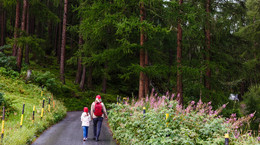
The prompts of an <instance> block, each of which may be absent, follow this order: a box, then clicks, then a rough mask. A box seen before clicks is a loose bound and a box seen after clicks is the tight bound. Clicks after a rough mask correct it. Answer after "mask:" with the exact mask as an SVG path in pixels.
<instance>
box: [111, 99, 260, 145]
mask: <svg viewBox="0 0 260 145" xmlns="http://www.w3.org/2000/svg"><path fill="white" fill-rule="evenodd" d="M111 107H112V109H111V110H109V126H110V128H111V130H112V132H113V137H115V138H116V139H117V140H118V141H119V143H120V144H122V145H129V144H131V145H132V144H134V145H143V144H149V145H150V144H152V145H157V144H160V145H163V144H165V145H166V144H167V145H168V144H180V145H181V144H189V145H192V144H193V145H195V144H196V145H204V144H205V145H209V144H224V143H225V139H224V137H223V136H224V134H225V133H227V132H229V136H230V144H259V143H260V141H259V140H257V138H256V137H252V136H250V135H249V134H247V133H246V134H244V133H243V134H239V133H238V132H239V128H240V127H242V126H243V124H244V123H245V124H247V123H248V122H249V121H250V120H251V118H252V116H253V114H250V115H249V116H245V117H242V118H236V116H235V115H232V116H231V117H230V118H223V117H221V116H219V115H218V114H219V113H220V112H221V111H222V110H223V109H224V108H225V107H226V104H225V105H223V106H222V107H220V108H219V109H217V110H213V109H212V106H211V102H209V103H203V102H202V101H199V102H198V103H197V104H195V102H194V101H192V102H191V103H190V104H189V105H188V106H187V107H186V108H182V106H180V105H178V103H177V101H175V100H172V99H170V98H169V97H165V96H163V97H158V98H155V97H153V96H152V97H150V98H148V97H147V98H146V99H141V100H138V101H132V104H131V105H128V104H126V105H122V104H119V105H116V104H112V105H111ZM143 107H146V113H145V114H143ZM166 113H169V118H168V119H166V117H165V116H166V115H165V114H166Z"/></svg>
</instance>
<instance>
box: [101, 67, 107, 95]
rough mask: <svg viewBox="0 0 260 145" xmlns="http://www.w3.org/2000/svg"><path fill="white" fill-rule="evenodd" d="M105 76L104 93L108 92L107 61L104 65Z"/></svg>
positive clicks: (103, 82) (103, 81)
mask: <svg viewBox="0 0 260 145" xmlns="http://www.w3.org/2000/svg"><path fill="white" fill-rule="evenodd" d="M104 72H105V73H104V77H103V80H102V93H104V94H105V93H106V92H107V63H105V65H104Z"/></svg>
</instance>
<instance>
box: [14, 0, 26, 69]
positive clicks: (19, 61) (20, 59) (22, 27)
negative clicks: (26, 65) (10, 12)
mask: <svg viewBox="0 0 260 145" xmlns="http://www.w3.org/2000/svg"><path fill="white" fill-rule="evenodd" d="M27 2H28V1H27V0H23V15H22V23H21V30H22V32H24V31H25V22H26V11H27ZM22 53H23V48H22V47H21V46H20V47H18V53H17V68H18V71H19V72H20V71H21V68H22Z"/></svg>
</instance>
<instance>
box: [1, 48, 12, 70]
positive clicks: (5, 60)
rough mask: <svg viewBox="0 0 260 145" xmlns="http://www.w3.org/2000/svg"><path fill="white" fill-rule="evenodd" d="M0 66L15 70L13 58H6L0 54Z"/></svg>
mask: <svg viewBox="0 0 260 145" xmlns="http://www.w3.org/2000/svg"><path fill="white" fill-rule="evenodd" d="M0 66H1V67H4V68H6V69H8V70H15V69H16V59H15V57H13V56H6V55H5V54H4V53H2V52H0Z"/></svg>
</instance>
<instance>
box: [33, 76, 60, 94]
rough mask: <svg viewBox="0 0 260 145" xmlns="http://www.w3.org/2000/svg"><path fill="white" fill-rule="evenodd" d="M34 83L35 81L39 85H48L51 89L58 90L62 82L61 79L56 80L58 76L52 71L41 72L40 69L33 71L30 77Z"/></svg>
mask: <svg viewBox="0 0 260 145" xmlns="http://www.w3.org/2000/svg"><path fill="white" fill-rule="evenodd" d="M29 81H31V82H32V83H35V84H37V85H39V86H44V87H47V89H48V90H50V91H53V92H55V91H57V89H58V88H60V87H59V85H60V84H61V83H60V82H59V81H57V80H56V77H55V75H54V74H52V73H51V72H49V71H47V72H44V73H43V72H40V71H32V75H31V77H30V79H29Z"/></svg>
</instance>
